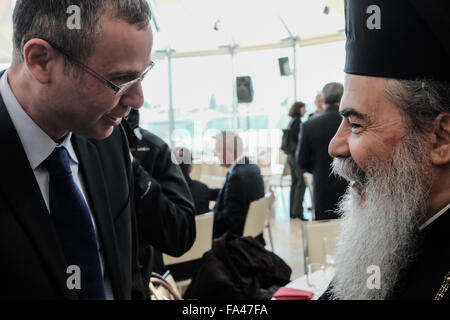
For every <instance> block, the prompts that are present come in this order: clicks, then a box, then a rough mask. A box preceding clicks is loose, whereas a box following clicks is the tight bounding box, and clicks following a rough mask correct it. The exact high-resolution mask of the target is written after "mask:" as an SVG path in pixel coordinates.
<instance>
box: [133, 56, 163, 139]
mask: <svg viewBox="0 0 450 320" xmlns="http://www.w3.org/2000/svg"><path fill="white" fill-rule="evenodd" d="M155 62H156V64H155V66H154V67H153V69H152V70H151V71H150V72H149V74H148V75H147V77H145V79H144V81H143V82H142V89H143V93H144V106H143V107H142V108H141V109H140V115H141V119H140V120H141V121H140V122H141V123H140V125H141V127H142V128H144V129H146V130H149V131H151V132H152V133H154V134H156V135H157V136H159V137H160V138H162V139H163V140H164V141H165V142H166V143H169V142H170V139H169V80H168V79H169V77H168V68H167V60H157V61H155Z"/></svg>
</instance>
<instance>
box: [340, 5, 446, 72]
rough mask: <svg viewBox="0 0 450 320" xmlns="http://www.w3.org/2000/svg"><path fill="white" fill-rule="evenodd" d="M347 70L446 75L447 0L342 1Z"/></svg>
mask: <svg viewBox="0 0 450 320" xmlns="http://www.w3.org/2000/svg"><path fill="white" fill-rule="evenodd" d="M345 15H346V25H345V32H346V35H347V42H346V50H347V52H346V63H345V70H344V71H345V72H346V73H350V74H358V75H367V76H377V77H386V78H396V79H410V80H415V79H423V78H428V79H436V80H447V81H449V80H450V0H346V2H345Z"/></svg>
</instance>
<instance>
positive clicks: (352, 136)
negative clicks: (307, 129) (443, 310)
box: [327, 0, 450, 300]
mask: <svg viewBox="0 0 450 320" xmlns="http://www.w3.org/2000/svg"><path fill="white" fill-rule="evenodd" d="M368 8H372V10H375V11H378V12H381V16H382V20H381V22H380V28H381V29H368V28H367V19H368V15H367V13H366V12H369V11H368ZM374 8H375V9H374ZM375 18H376V15H375ZM346 19H347V20H346V25H347V27H346V32H347V45H346V47H347V58H346V65H345V72H346V73H347V75H346V79H345V91H344V96H343V98H342V103H341V107H340V113H341V115H342V116H343V120H342V123H341V125H340V127H339V130H338V131H337V133H336V135H335V136H334V138H333V140H332V141H331V143H330V146H329V151H330V154H331V155H332V156H333V157H334V158H335V159H334V161H333V166H334V171H335V172H336V173H338V174H340V175H341V176H343V177H345V178H346V179H347V180H348V181H351V187H350V188H349V189H348V190H347V193H346V195H345V198H344V199H343V200H342V203H341V211H342V213H343V226H342V233H341V239H340V242H339V243H340V245H339V247H338V250H337V259H336V262H337V272H336V276H335V278H334V280H333V285H332V289H331V290H329V291H328V294H327V295H328V296H329V294H330V293H331V296H332V297H333V298H336V299H409V300H410V299H430V300H431V299H450V292H449V290H448V289H449V284H450V241H449V240H448V230H449V227H450V46H449V43H448V35H447V31H448V30H449V28H450V3H449V2H448V1H446V0H443V1H440V0H437V1H431V2H425V1H405V0H404V1H388V0H376V1H372V0H370V1H367V0H351V1H347V3H346ZM369 25H370V24H369ZM412 38H413V39H414V43H412V42H411V40H410V39H412ZM417 48H420V50H416V49H417ZM380 52H390V54H389V55H387V56H386V55H384V54H383V55H379V53H380ZM362 75H364V76H362Z"/></svg>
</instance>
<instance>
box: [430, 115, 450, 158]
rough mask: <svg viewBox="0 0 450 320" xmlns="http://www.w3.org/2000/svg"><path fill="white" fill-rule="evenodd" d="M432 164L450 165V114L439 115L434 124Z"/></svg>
mask: <svg viewBox="0 0 450 320" xmlns="http://www.w3.org/2000/svg"><path fill="white" fill-rule="evenodd" d="M431 162H432V163H433V165H435V166H442V165H446V164H450V113H448V112H445V113H441V114H439V115H438V116H437V117H436V119H434V123H433V132H432V149H431Z"/></svg>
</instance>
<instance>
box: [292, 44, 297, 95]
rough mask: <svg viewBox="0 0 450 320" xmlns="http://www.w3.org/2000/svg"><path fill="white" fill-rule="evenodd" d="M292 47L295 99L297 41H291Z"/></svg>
mask: <svg viewBox="0 0 450 320" xmlns="http://www.w3.org/2000/svg"><path fill="white" fill-rule="evenodd" d="M292 48H293V49H294V72H293V74H292V75H293V77H294V101H297V41H295V40H294V41H293V44H292Z"/></svg>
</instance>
